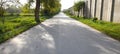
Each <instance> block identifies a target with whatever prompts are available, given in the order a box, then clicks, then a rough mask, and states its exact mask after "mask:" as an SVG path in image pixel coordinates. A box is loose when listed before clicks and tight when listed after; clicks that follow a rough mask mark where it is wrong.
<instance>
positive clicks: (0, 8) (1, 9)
mask: <svg viewBox="0 0 120 54" xmlns="http://www.w3.org/2000/svg"><path fill="white" fill-rule="evenodd" d="M4 12H5V10H4V8H3V7H0V16H3V15H4Z"/></svg>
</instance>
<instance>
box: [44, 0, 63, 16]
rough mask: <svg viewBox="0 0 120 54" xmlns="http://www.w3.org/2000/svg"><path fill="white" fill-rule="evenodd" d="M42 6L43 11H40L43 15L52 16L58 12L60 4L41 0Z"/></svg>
mask: <svg viewBox="0 0 120 54" xmlns="http://www.w3.org/2000/svg"><path fill="white" fill-rule="evenodd" d="M51 3H52V4H51ZM42 4H43V7H44V9H42V13H43V15H54V14H56V13H58V12H60V9H61V4H60V2H59V0H43V1H42Z"/></svg>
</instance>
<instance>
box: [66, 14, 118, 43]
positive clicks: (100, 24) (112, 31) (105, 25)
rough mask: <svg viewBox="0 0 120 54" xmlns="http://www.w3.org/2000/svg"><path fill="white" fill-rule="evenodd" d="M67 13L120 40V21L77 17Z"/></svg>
mask: <svg viewBox="0 0 120 54" xmlns="http://www.w3.org/2000/svg"><path fill="white" fill-rule="evenodd" d="M66 14H67V15H68V16H70V17H71V18H73V19H76V20H78V21H80V22H82V23H84V24H87V25H89V26H91V27H93V28H95V29H97V30H99V31H101V32H102V33H104V34H106V35H108V36H110V37H112V38H114V39H116V40H118V41H120V23H112V22H105V21H100V20H94V18H84V17H77V16H73V15H70V14H69V13H68V12H67V13H66Z"/></svg>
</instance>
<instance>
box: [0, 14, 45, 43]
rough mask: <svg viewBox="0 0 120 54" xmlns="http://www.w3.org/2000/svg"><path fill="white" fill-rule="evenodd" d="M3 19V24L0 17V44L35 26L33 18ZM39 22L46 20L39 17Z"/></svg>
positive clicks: (9, 17)
mask: <svg viewBox="0 0 120 54" xmlns="http://www.w3.org/2000/svg"><path fill="white" fill-rule="evenodd" d="M4 18H5V23H4V24H3V23H2V18H1V17H0V43H3V42H4V41H6V40H8V39H10V38H13V37H14V36H16V35H18V34H20V33H22V32H23V31H26V30H28V29H29V28H31V27H33V26H35V25H37V24H36V22H35V20H34V16H6V17H4ZM40 20H41V21H44V20H46V18H44V17H41V18H40Z"/></svg>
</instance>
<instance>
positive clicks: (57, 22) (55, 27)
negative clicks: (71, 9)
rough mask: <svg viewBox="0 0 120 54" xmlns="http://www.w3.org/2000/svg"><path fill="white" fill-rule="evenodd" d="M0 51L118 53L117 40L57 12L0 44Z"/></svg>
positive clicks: (5, 53)
mask: <svg viewBox="0 0 120 54" xmlns="http://www.w3.org/2000/svg"><path fill="white" fill-rule="evenodd" d="M0 54H120V42H118V41H116V40H114V39H112V38H109V37H107V36H106V35H104V34H102V33H101V32H99V31H97V30H95V29H92V28H91V27H89V26H87V25H85V24H83V23H81V22H78V21H76V20H74V19H71V18H69V17H68V16H66V15H65V14H63V13H60V14H58V15H56V16H54V17H53V18H51V19H49V20H46V21H45V22H43V23H42V24H40V25H37V26H35V27H33V28H31V29H30V30H28V31H26V32H24V33H22V34H20V35H18V36H17V37H15V38H13V39H11V40H9V41H7V42H6V43H3V44H1V45H0Z"/></svg>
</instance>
